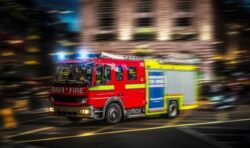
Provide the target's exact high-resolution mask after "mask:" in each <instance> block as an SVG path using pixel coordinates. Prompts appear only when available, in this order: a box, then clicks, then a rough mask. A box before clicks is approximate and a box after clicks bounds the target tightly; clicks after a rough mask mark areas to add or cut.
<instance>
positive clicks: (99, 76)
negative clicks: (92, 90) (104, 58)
mask: <svg viewBox="0 0 250 148" xmlns="http://www.w3.org/2000/svg"><path fill="white" fill-rule="evenodd" d="M110 80H111V67H110V66H108V65H105V66H103V65H97V66H96V84H97V85H100V84H106V83H107V82H108V81H110Z"/></svg>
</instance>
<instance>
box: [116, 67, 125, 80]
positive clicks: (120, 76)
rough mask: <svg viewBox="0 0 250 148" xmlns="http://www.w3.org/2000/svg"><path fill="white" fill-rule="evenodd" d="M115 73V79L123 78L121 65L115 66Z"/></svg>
mask: <svg viewBox="0 0 250 148" xmlns="http://www.w3.org/2000/svg"><path fill="white" fill-rule="evenodd" d="M115 73H116V80H117V81H121V80H123V76H124V74H123V68H122V66H117V67H116V68H115Z"/></svg>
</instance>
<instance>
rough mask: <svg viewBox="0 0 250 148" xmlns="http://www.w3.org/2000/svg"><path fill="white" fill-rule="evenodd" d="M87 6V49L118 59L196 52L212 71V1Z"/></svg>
mask: <svg viewBox="0 0 250 148" xmlns="http://www.w3.org/2000/svg"><path fill="white" fill-rule="evenodd" d="M82 2H83V3H82V5H83V8H82V21H83V23H82V36H81V37H82V42H83V44H84V46H85V47H86V50H90V51H91V52H101V51H106V52H112V53H117V54H134V53H136V52H139V51H147V50H148V51H149V53H150V54H153V55H156V56H157V55H159V56H162V55H167V54H169V53H183V52H184V53H191V54H193V55H195V56H197V57H198V58H200V59H201V60H202V66H201V67H202V71H204V72H205V73H206V74H208V75H210V73H211V72H212V67H211V64H212V61H211V59H212V57H213V56H214V52H215V49H214V48H213V46H212V44H211V43H212V41H213V33H214V32H213V28H214V24H213V10H212V0H82ZM141 48H142V49H141ZM140 49H141V50H140Z"/></svg>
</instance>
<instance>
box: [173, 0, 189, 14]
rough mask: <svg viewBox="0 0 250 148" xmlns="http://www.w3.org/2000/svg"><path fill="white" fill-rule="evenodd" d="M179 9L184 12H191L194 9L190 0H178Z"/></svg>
mask: <svg viewBox="0 0 250 148" xmlns="http://www.w3.org/2000/svg"><path fill="white" fill-rule="evenodd" d="M177 9H178V10H179V11H183V12H189V11H190V10H191V9H192V3H191V1H190V0H178V2H177Z"/></svg>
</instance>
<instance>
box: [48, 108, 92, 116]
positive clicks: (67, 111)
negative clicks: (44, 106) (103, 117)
mask: <svg viewBox="0 0 250 148" xmlns="http://www.w3.org/2000/svg"><path fill="white" fill-rule="evenodd" d="M50 111H51V112H53V113H54V114H55V115H57V116H64V117H77V118H94V108H93V107H92V106H81V107H70V106H57V105H54V106H53V107H51V109H50Z"/></svg>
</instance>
